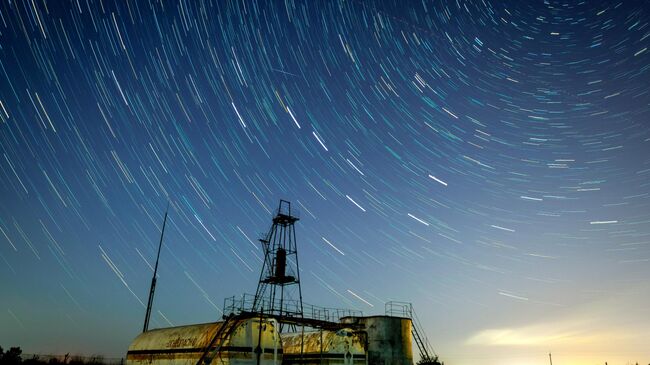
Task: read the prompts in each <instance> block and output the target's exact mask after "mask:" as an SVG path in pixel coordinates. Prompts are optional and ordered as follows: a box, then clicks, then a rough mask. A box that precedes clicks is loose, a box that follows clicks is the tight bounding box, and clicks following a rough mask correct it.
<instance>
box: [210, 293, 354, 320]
mask: <svg viewBox="0 0 650 365" xmlns="http://www.w3.org/2000/svg"><path fill="white" fill-rule="evenodd" d="M254 300H255V296H254V295H252V294H244V295H242V296H241V297H239V298H237V297H235V296H232V297H229V298H226V299H225V300H224V304H223V314H224V316H228V315H230V314H240V313H242V312H253V313H263V314H264V313H266V314H281V315H282V316H285V317H296V318H306V319H313V320H318V321H326V322H339V321H340V320H341V318H343V317H361V316H363V312H362V311H358V310H352V309H341V308H326V307H319V306H316V305H311V304H307V303H303V305H302V311H301V310H300V309H301V308H300V301H298V300H286V299H285V300H284V301H282V313H280V301H279V300H275V301H274V302H273V303H271V301H270V300H268V299H262V300H260V301H258V303H256V305H255V308H253V304H254ZM271 304H273V305H271Z"/></svg>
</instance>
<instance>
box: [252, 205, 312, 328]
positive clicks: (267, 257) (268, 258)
mask: <svg viewBox="0 0 650 365" xmlns="http://www.w3.org/2000/svg"><path fill="white" fill-rule="evenodd" d="M298 219H299V218H298V217H296V216H293V215H291V203H290V202H288V201H286V200H280V204H279V206H278V210H277V211H276V215H275V217H273V225H272V226H271V229H270V230H269V232H268V233H267V234H266V236H265V237H264V238H261V239H260V240H259V241H260V243H262V247H263V249H264V262H263V263H262V272H261V273H260V280H259V282H258V284H257V290H256V292H255V298H254V299H253V311H255V312H258V313H263V314H265V315H272V316H275V317H276V318H277V319H278V320H279V321H280V322H281V323H282V319H283V318H286V317H293V318H295V317H299V318H302V317H303V304H302V290H301V288H300V270H299V266H298V250H297V247H296V231H295V228H294V224H295V223H296V222H297V221H298ZM281 328H282V327H281Z"/></svg>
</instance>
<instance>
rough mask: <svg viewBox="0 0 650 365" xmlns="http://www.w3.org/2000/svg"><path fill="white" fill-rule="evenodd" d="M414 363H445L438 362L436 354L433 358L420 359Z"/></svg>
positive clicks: (423, 364) (432, 364)
mask: <svg viewBox="0 0 650 365" xmlns="http://www.w3.org/2000/svg"><path fill="white" fill-rule="evenodd" d="M416 365H445V363H444V362H440V360H438V356H436V357H434V358H433V359H420V361H418V362H417V363H416Z"/></svg>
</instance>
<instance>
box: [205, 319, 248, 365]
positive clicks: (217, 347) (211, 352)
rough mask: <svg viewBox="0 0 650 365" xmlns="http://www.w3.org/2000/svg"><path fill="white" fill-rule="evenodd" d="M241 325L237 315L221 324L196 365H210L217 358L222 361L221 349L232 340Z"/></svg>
mask: <svg viewBox="0 0 650 365" xmlns="http://www.w3.org/2000/svg"><path fill="white" fill-rule="evenodd" d="M238 323H239V317H238V316H236V315H230V316H228V317H227V318H226V320H225V321H224V322H223V324H221V327H219V329H218V330H217V332H216V333H215V334H214V337H212V340H211V341H210V344H209V345H208V346H207V347H206V348H205V351H204V352H203V355H201V358H199V361H197V362H196V365H210V364H211V363H212V361H213V360H214V358H215V357H218V358H219V359H221V355H220V352H221V349H222V347H224V345H225V344H226V341H227V340H228V339H229V338H230V335H231V334H232V332H233V331H234V330H235V328H236V327H237V324H238Z"/></svg>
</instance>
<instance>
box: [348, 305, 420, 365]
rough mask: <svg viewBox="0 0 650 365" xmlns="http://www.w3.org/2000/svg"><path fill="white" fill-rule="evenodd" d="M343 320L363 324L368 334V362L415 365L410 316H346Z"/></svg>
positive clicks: (385, 364) (389, 364) (373, 363)
mask: <svg viewBox="0 0 650 365" xmlns="http://www.w3.org/2000/svg"><path fill="white" fill-rule="evenodd" d="M341 322H343V323H350V324H352V323H358V324H361V325H362V326H363V328H364V330H365V331H366V333H367V336H368V349H367V352H368V364H372V365H413V350H412V346H411V319H410V318H400V317H389V316H372V317H346V318H342V319H341Z"/></svg>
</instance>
